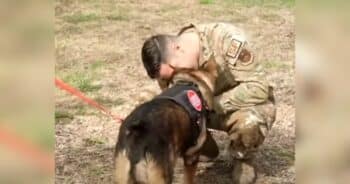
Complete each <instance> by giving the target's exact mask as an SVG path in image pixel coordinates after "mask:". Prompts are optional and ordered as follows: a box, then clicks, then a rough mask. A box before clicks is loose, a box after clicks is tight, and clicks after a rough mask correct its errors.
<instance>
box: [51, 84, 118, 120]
mask: <svg viewBox="0 0 350 184" xmlns="http://www.w3.org/2000/svg"><path fill="white" fill-rule="evenodd" d="M55 85H56V86H57V87H59V88H61V89H63V90H65V91H67V92H69V93H70V94H72V95H74V96H76V97H78V98H80V99H81V100H83V101H84V102H86V103H87V104H89V105H91V106H93V107H95V108H97V109H99V110H101V111H103V112H104V113H106V114H107V115H108V116H110V117H112V118H113V119H115V120H116V121H117V122H123V120H124V119H123V118H121V117H119V116H115V115H113V114H112V112H111V111H110V110H108V109H107V108H106V107H104V106H102V105H100V104H98V103H97V102H96V101H94V100H92V99H91V98H88V97H87V96H85V95H84V94H83V93H82V92H81V91H79V90H77V89H75V88H73V87H72V86H70V85H69V84H67V83H65V82H63V81H62V80H60V79H57V78H55Z"/></svg>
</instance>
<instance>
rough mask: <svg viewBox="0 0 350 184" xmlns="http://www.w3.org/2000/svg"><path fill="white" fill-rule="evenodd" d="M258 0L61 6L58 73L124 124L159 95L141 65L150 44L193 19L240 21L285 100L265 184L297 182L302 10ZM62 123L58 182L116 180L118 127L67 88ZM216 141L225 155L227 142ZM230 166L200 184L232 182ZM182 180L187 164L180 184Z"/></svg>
mask: <svg viewBox="0 0 350 184" xmlns="http://www.w3.org/2000/svg"><path fill="white" fill-rule="evenodd" d="M247 2H248V3H247ZM259 2H263V1H259V0H251V1H244V0H241V2H240V1H235V3H232V2H231V1H229V0H217V1H211V0H201V1H194V0H191V1H170V0H162V1H155V0H148V1H142V0H118V1H109V0H103V1H97V0H96V1H94V0H59V1H56V2H55V16H56V18H55V33H56V35H55V46H56V76H58V77H60V78H62V79H63V80H65V81H66V82H68V83H70V84H72V85H74V86H75V87H77V88H79V89H80V90H82V91H84V92H85V93H86V94H87V95H88V96H90V97H92V98H94V99H95V100H97V101H99V102H100V103H102V104H104V105H106V106H107V107H109V108H110V109H111V110H112V111H113V112H114V113H115V114H118V115H120V116H124V117H125V116H126V115H127V114H128V113H129V112H130V111H131V110H132V109H133V108H134V107H135V106H136V105H137V104H139V103H141V102H143V101H145V100H147V99H150V98H151V97H152V96H154V95H155V94H157V93H158V92H159V90H158V88H157V86H156V83H155V82H154V81H152V80H149V79H148V78H147V77H146V73H145V71H144V69H143V67H142V65H141V59H140V49H141V46H142V43H143V41H144V40H145V38H147V37H148V36H150V35H151V34H155V33H164V32H176V31H177V30H178V29H180V28H181V27H182V26H184V25H187V24H188V23H191V22H193V23H199V22H213V21H224V22H231V23H234V24H236V25H237V26H240V27H242V28H244V29H245V30H246V31H247V33H248V35H250V41H251V45H252V47H253V49H255V52H256V53H257V55H258V57H257V58H258V60H259V61H260V62H261V64H262V65H264V66H265V67H266V69H267V74H268V77H269V79H270V82H271V84H272V85H273V86H275V92H276V96H277V108H278V109H277V120H276V122H275V125H274V127H273V129H272V130H271V133H270V134H269V136H268V138H267V139H266V141H265V143H264V144H263V145H262V146H261V147H260V151H259V152H258V154H257V160H256V164H257V165H258V170H259V177H258V183H295V167H294V158H295V157H294V153H295V149H294V144H295V105H294V98H295V86H294V39H295V32H294V6H293V1H292V0H291V1H288V0H284V1H283V0H271V2H272V3H269V4H268V3H266V1H264V2H265V3H259ZM279 2H282V3H281V4H278V3H279ZM251 3H258V4H255V5H252V4H251ZM55 118H56V124H55V128H56V183H90V184H96V183H112V181H113V151H114V145H115V143H116V137H117V134H118V127H119V124H117V123H115V121H113V120H112V119H111V118H109V117H106V116H104V115H103V114H102V113H100V112H99V111H98V110H96V109H93V108H91V107H88V106H86V105H85V104H84V103H82V102H81V101H80V100H77V99H76V98H75V97H72V96H70V95H68V94H67V93H65V92H63V91H60V90H59V89H57V90H56V112H55ZM214 134H215V138H216V140H217V141H218V143H219V145H220V147H221V152H222V153H223V152H224V151H223V150H224V147H225V144H226V143H227V139H225V136H226V135H225V133H222V132H214ZM225 160H226V158H225V156H223V155H221V156H220V157H219V159H218V160H217V161H215V162H212V163H201V164H200V169H199V171H198V172H197V179H198V183H203V184H209V183H210V184H215V183H218V184H225V183H230V177H231V176H230V169H231V168H230V166H229V165H228V164H227V162H225ZM181 173H182V172H181V167H180V166H178V167H177V169H176V176H175V181H176V182H175V183H181V182H180V181H181V180H180V179H181V177H182V175H181Z"/></svg>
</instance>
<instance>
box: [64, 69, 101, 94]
mask: <svg viewBox="0 0 350 184" xmlns="http://www.w3.org/2000/svg"><path fill="white" fill-rule="evenodd" d="M63 80H64V81H66V82H67V83H68V84H71V85H72V86H74V87H76V88H78V89H79V90H80V91H82V92H92V91H97V90H99V89H101V87H102V86H99V85H94V84H92V83H93V80H94V77H93V75H92V74H89V73H87V72H75V73H72V74H69V75H68V76H66V77H65V78H64V79H63Z"/></svg>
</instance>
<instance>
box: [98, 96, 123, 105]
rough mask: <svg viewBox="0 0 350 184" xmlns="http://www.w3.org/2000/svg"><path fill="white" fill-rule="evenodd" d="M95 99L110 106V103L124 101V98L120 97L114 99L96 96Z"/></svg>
mask: <svg viewBox="0 0 350 184" xmlns="http://www.w3.org/2000/svg"><path fill="white" fill-rule="evenodd" d="M95 101H96V102H98V103H100V104H102V105H106V106H112V105H122V104H124V103H125V100H124V99H122V98H117V99H115V100H111V99H107V98H103V97H96V98H95Z"/></svg>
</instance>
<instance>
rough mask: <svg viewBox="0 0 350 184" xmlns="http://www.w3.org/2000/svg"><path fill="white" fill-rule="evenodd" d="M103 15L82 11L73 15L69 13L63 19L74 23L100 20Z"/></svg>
mask: <svg viewBox="0 0 350 184" xmlns="http://www.w3.org/2000/svg"><path fill="white" fill-rule="evenodd" d="M100 18H101V17H99V16H97V15H96V14H94V13H90V14H81V13H76V14H73V15H68V16H65V17H63V19H64V20H65V21H67V22H69V23H73V24H78V23H82V22H89V21H96V20H99V19H100Z"/></svg>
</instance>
